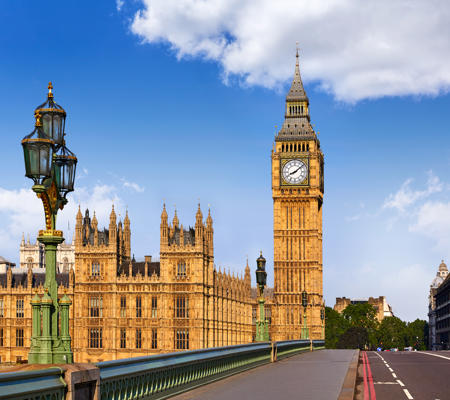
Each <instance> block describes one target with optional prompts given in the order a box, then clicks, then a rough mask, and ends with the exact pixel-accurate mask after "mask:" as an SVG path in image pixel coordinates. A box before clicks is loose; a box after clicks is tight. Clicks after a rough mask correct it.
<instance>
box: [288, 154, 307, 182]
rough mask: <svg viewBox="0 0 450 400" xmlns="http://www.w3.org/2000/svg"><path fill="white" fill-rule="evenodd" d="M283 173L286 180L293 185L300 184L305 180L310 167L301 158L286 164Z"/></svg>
mask: <svg viewBox="0 0 450 400" xmlns="http://www.w3.org/2000/svg"><path fill="white" fill-rule="evenodd" d="M282 174H283V179H284V180H285V182H287V183H290V184H291V185H299V184H301V183H302V182H303V181H304V180H305V178H306V176H307V174H308V167H307V166H306V165H305V163H304V162H303V161H301V160H290V161H288V162H287V163H286V164H284V167H283V171H282Z"/></svg>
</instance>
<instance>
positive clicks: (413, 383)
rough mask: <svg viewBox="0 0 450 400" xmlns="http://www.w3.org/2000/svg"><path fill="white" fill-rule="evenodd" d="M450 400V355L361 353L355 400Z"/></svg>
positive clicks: (418, 352)
mask: <svg viewBox="0 0 450 400" xmlns="http://www.w3.org/2000/svg"><path fill="white" fill-rule="evenodd" d="M376 399H378V400H411V399H420V400H449V399H450V351H426V352H422V351H417V352H416V351H398V352H374V351H368V352H365V351H362V352H361V354H360V364H359V367H358V380H357V386H356V396H355V400H376Z"/></svg>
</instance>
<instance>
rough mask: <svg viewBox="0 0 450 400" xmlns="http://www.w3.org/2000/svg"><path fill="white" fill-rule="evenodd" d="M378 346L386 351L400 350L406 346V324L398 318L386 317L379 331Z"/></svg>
mask: <svg viewBox="0 0 450 400" xmlns="http://www.w3.org/2000/svg"><path fill="white" fill-rule="evenodd" d="M377 339H378V345H379V346H380V347H381V348H384V349H391V348H394V347H395V348H398V349H400V350H403V348H404V347H405V345H406V339H407V330H406V323H405V322H403V321H402V320H401V319H400V318H397V317H385V318H384V319H383V320H382V321H381V323H380V326H379V328H378V331H377Z"/></svg>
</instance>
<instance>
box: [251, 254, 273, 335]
mask: <svg viewBox="0 0 450 400" xmlns="http://www.w3.org/2000/svg"><path fill="white" fill-rule="evenodd" d="M256 265H257V268H256V283H257V284H258V289H259V297H258V304H259V318H258V320H257V321H256V339H255V340H256V341H257V342H268V341H269V340H270V339H269V324H268V321H267V320H266V316H265V312H264V303H265V300H264V286H266V281H267V272H266V259H265V258H264V257H263V255H262V251H261V255H260V256H259V257H258V258H257V259H256Z"/></svg>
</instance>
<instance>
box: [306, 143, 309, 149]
mask: <svg viewBox="0 0 450 400" xmlns="http://www.w3.org/2000/svg"><path fill="white" fill-rule="evenodd" d="M306 151H309V143H308V144H307V145H306Z"/></svg>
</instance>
